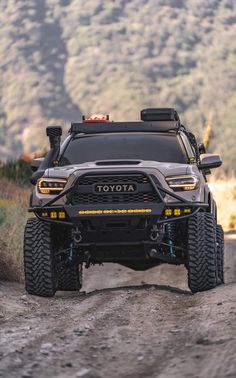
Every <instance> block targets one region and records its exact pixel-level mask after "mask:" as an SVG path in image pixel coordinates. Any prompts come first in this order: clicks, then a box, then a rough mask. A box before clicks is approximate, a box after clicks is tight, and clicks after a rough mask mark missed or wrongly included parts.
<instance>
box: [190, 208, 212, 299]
mask: <svg viewBox="0 0 236 378" xmlns="http://www.w3.org/2000/svg"><path fill="white" fill-rule="evenodd" d="M187 268H188V284H189V288H190V290H191V291H192V292H193V293H197V292H199V291H205V290H210V289H213V288H214V287H216V285H217V253H216V223H215V219H214V217H213V215H212V214H209V213H198V214H196V215H194V216H193V217H191V218H190V219H189V222H188V264H187Z"/></svg>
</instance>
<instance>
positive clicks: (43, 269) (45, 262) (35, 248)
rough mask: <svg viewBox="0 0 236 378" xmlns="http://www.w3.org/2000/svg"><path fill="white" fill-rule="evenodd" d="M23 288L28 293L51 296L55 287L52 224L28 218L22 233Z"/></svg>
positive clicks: (55, 275)
mask: <svg viewBox="0 0 236 378" xmlns="http://www.w3.org/2000/svg"><path fill="white" fill-rule="evenodd" d="M24 270H25V288H26V291H27V292H28V293H29V294H32V295H38V296H41V297H52V296H53V295H54V294H55V292H56V289H57V274H56V269H55V260H54V251H53V238H52V226H51V224H49V223H45V222H41V221H40V220H38V219H29V220H28V221H27V223H26V226H25V234H24Z"/></svg>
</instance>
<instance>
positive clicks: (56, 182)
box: [37, 178, 67, 195]
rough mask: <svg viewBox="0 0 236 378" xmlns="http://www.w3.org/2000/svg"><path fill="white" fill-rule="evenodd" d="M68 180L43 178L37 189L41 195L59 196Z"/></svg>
mask: <svg viewBox="0 0 236 378" xmlns="http://www.w3.org/2000/svg"><path fill="white" fill-rule="evenodd" d="M66 183H67V180H64V179H51V178H41V179H39V180H38V183H37V187H38V191H39V193H41V194H54V195H56V194H59V193H61V191H62V190H63V189H64V187H65V185H66Z"/></svg>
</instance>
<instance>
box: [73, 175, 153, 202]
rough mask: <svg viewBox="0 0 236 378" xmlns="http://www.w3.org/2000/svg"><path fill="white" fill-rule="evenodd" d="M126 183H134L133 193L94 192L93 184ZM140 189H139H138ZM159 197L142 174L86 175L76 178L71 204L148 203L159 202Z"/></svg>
mask: <svg viewBox="0 0 236 378" xmlns="http://www.w3.org/2000/svg"><path fill="white" fill-rule="evenodd" d="M121 183H123V184H126V183H135V184H136V187H137V189H136V192H135V193H127V192H125V193H117V192H116V193H110V192H109V193H96V192H95V191H94V185H95V184H101V185H103V184H113V185H115V184H121ZM139 189H140V190H139ZM159 201H160V200H159V197H158V195H157V194H156V192H155V190H154V188H153V187H152V185H151V183H150V182H149V179H148V177H146V176H145V175H143V174H133V175H132V174H124V175H93V176H92V175H86V176H83V177H81V178H79V179H78V182H77V186H76V189H75V191H74V193H73V195H72V198H71V203H72V205H77V204H97V203H100V204H118V203H149V202H159Z"/></svg>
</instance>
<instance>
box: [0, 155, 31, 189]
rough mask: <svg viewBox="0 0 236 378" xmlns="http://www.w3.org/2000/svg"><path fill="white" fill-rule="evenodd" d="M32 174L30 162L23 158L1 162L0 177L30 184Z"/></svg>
mask: <svg viewBox="0 0 236 378" xmlns="http://www.w3.org/2000/svg"><path fill="white" fill-rule="evenodd" d="M31 175H32V171H31V168H30V164H29V163H27V162H25V161H23V160H8V161H6V162H2V163H0V177H4V178H6V179H7V180H9V181H13V182H15V183H16V184H19V185H23V186H29V185H30V181H29V179H30V176H31Z"/></svg>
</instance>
